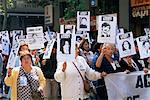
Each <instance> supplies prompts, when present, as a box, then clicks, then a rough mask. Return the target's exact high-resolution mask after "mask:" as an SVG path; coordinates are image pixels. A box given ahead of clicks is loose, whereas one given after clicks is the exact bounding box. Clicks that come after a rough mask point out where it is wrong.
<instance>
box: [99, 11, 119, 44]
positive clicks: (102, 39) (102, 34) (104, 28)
mask: <svg viewBox="0 0 150 100" xmlns="http://www.w3.org/2000/svg"><path fill="white" fill-rule="evenodd" d="M97 18H98V19H97V21H98V22H97V23H98V37H97V42H99V43H115V39H116V32H117V15H116V14H109V15H100V16H98V17H97Z"/></svg>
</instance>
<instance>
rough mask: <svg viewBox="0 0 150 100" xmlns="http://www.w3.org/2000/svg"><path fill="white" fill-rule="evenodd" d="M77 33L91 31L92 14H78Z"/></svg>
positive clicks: (83, 12) (87, 12)
mask: <svg viewBox="0 0 150 100" xmlns="http://www.w3.org/2000/svg"><path fill="white" fill-rule="evenodd" d="M77 31H90V12H89V11H78V12H77Z"/></svg>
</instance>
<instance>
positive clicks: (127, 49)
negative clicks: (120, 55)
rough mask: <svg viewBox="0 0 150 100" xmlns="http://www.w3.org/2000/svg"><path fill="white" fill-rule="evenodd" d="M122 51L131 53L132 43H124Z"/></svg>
mask: <svg viewBox="0 0 150 100" xmlns="http://www.w3.org/2000/svg"><path fill="white" fill-rule="evenodd" d="M122 50H123V51H129V50H131V44H130V42H129V41H127V40H126V41H124V42H123V43H122Z"/></svg>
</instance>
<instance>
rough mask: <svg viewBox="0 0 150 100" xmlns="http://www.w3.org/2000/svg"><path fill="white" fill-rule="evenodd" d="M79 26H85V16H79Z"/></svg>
mask: <svg viewBox="0 0 150 100" xmlns="http://www.w3.org/2000/svg"><path fill="white" fill-rule="evenodd" d="M79 21H80V28H87V18H86V17H80V19H79Z"/></svg>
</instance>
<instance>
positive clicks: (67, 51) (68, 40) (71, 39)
mask: <svg viewBox="0 0 150 100" xmlns="http://www.w3.org/2000/svg"><path fill="white" fill-rule="evenodd" d="M74 60H75V33H73V34H68V35H66V34H57V61H74Z"/></svg>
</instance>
